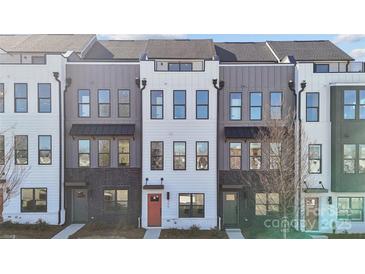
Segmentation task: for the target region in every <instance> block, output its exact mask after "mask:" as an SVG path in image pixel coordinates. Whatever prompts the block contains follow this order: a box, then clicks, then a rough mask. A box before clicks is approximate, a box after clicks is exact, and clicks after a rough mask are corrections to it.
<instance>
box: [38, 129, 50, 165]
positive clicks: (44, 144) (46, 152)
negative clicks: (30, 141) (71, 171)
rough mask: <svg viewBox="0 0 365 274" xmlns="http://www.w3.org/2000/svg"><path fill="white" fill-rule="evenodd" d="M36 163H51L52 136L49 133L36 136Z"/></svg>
mask: <svg viewBox="0 0 365 274" xmlns="http://www.w3.org/2000/svg"><path fill="white" fill-rule="evenodd" d="M38 164H40V165H51V164H52V136H50V135H40V136H38Z"/></svg>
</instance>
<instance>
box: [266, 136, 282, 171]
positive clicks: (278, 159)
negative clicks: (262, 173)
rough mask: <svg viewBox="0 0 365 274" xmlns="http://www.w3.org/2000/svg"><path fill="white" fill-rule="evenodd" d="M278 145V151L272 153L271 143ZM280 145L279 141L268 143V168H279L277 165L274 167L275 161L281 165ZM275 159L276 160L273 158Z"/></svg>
mask: <svg viewBox="0 0 365 274" xmlns="http://www.w3.org/2000/svg"><path fill="white" fill-rule="evenodd" d="M273 144H275V145H278V147H279V148H280V149H279V151H278V154H274V153H273V150H272V149H271V145H273ZM282 149H283V148H282V145H281V143H278V142H270V143H269V150H270V152H269V169H270V170H278V169H279V168H278V167H274V163H275V162H278V163H279V165H281V160H282ZM274 159H276V160H274Z"/></svg>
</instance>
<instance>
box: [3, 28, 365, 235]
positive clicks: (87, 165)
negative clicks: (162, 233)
mask: <svg viewBox="0 0 365 274" xmlns="http://www.w3.org/2000/svg"><path fill="white" fill-rule="evenodd" d="M353 61H354V60H353V58H351V57H350V56H349V55H347V54H346V53H345V52H343V51H342V50H341V49H339V48H338V47H336V46H335V45H334V44H332V43H331V42H330V41H267V42H255V43H235V42H229V43H215V42H213V41H212V40H209V39H207V40H138V41H127V40H114V41H106V40H98V39H97V37H96V36H95V35H2V36H0V165H1V164H3V165H4V162H5V161H6V155H8V153H7V152H8V151H9V150H13V151H14V153H12V155H11V156H12V159H11V162H12V163H14V166H17V167H19V166H21V167H22V168H23V170H25V173H24V174H25V175H24V176H23V177H22V180H21V183H20V186H19V188H18V191H17V192H16V193H14V194H13V195H11V196H10V198H9V197H8V199H6V198H5V197H6V194H7V193H5V192H7V191H10V190H7V189H4V188H3V189H2V192H3V193H0V216H2V218H3V220H4V221H13V222H20V223H26V222H30V223H32V222H36V221H37V220H39V219H42V220H44V221H46V222H47V223H50V224H64V223H79V222H87V221H92V220H103V221H110V222H114V221H118V222H125V223H128V224H131V225H135V226H142V227H144V228H147V227H162V228H189V227H191V226H192V225H196V226H199V227H200V228H204V229H209V228H213V227H239V226H244V225H246V224H248V223H250V222H253V220H255V218H258V217H262V216H268V215H270V214H271V213H274V212H275V211H276V210H277V209H278V206H279V203H280V198H279V197H277V195H276V194H275V193H258V192H252V191H250V189H249V188H248V186H247V183H246V182H247V180H243V179H242V178H245V177H247V178H251V179H248V180H252V178H255V177H252V176H251V173H253V172H256V170H257V169H259V170H260V169H270V164H269V161H270V159H268V158H267V157H265V156H264V157H263V153H262V151H263V150H264V149H266V148H265V146H266V145H267V144H261V143H260V142H259V140H257V139H256V137H257V135H255V132H257V131H258V130H259V129H260V128H264V127H268V126H270V124H271V123H272V122H273V120H280V119H282V118H283V117H285V116H286V115H287V114H288V112H289V111H290V110H293V109H296V110H297V115H296V116H297V117H296V122H295V123H296V127H297V128H298V129H300V130H303V131H304V132H305V134H306V139H307V143H304V140H302V139H301V138H300V139H299V141H297V146H300V147H301V146H303V148H301V149H300V150H299V153H301V151H309V153H308V157H309V159H308V162H309V165H308V168H306V169H305V170H301V169H300V168H299V170H298V172H301V173H308V177H307V179H306V180H305V181H304V182H302V186H301V187H300V191H299V193H298V197H299V198H298V204H299V205H298V206H299V207H301V208H302V209H303V210H300V211H299V215H298V218H299V219H300V228H301V229H302V230H306V231H330V230H331V229H332V228H333V226H336V227H338V228H339V229H340V227H341V226H343V225H344V224H347V225H348V224H350V226H349V227H347V228H344V229H346V230H349V231H365V220H364V197H365V73H364V68H365V67H364V64H363V63H359V62H353ZM304 146H305V147H304ZM299 158H300V157H299ZM0 176H2V178H1V181H0V182H1V183H2V184H6V182H7V180H10V179H9V178H6V175H5V174H1V175H0ZM262 195H264V196H265V199H258V197H262ZM266 195H267V196H266ZM5 199H6V201H5ZM248 201H253V203H251V202H248ZM317 213H318V214H317Z"/></svg>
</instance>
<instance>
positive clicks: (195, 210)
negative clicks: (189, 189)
mask: <svg viewBox="0 0 365 274" xmlns="http://www.w3.org/2000/svg"><path fill="white" fill-rule="evenodd" d="M179 218H204V194H197V193H180V194H179Z"/></svg>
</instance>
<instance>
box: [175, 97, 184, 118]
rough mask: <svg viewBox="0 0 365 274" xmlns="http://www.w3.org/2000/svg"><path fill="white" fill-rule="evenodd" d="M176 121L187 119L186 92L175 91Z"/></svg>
mask: <svg viewBox="0 0 365 274" xmlns="http://www.w3.org/2000/svg"><path fill="white" fill-rule="evenodd" d="M174 119H186V91H185V90H174Z"/></svg>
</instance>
